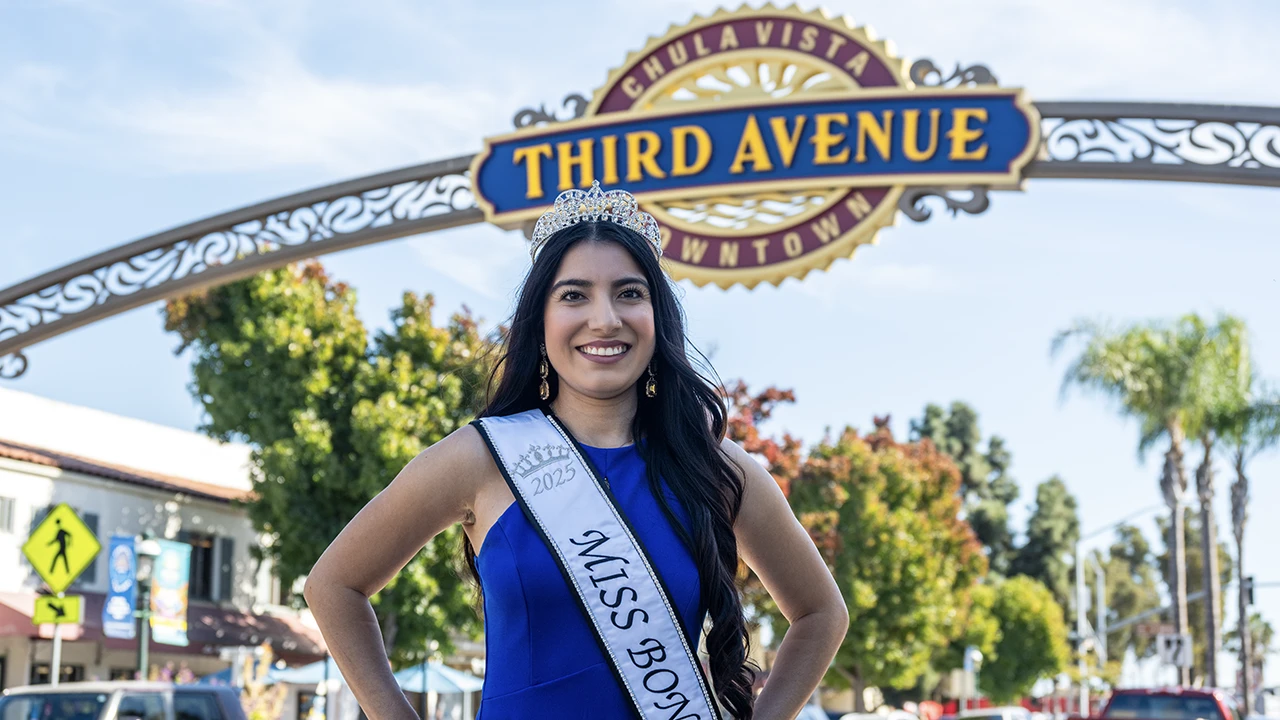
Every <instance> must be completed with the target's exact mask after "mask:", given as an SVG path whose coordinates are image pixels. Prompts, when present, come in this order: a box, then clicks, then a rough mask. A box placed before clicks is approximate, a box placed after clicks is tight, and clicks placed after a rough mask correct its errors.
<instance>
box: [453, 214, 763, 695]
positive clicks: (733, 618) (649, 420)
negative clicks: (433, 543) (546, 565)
mask: <svg viewBox="0 0 1280 720" xmlns="http://www.w3.org/2000/svg"><path fill="white" fill-rule="evenodd" d="M580 242H614V243H617V244H618V245H621V246H622V247H623V248H625V249H626V250H627V252H629V253H631V256H632V258H634V259H635V261H636V264H637V265H639V266H640V268H641V270H643V271H644V275H645V278H646V280H648V283H649V289H650V297H651V298H652V303H653V324H654V330H655V336H656V338H655V347H654V356H653V361H654V370H655V372H656V374H657V378H658V385H659V390H658V394H657V397H654V398H650V397H648V396H647V395H646V394H645V393H644V392H643V390H642V388H643V385H644V383H645V381H646V380H647V378H648V376H647V374H642V375H641V376H640V379H639V380H638V381H637V383H636V387H635V392H636V393H637V396H638V398H639V401H638V403H637V405H638V406H637V409H636V416H635V420H634V421H633V422H632V426H631V434H632V436H633V439H634V440H635V443H636V447H637V448H638V450H639V452H640V454H641V456H642V457H643V458H644V460H645V465H646V468H647V474H648V480H649V487H650V488H651V489H652V491H653V495H654V497H656V498H657V499H658V501H659V503H660V504H661V505H662V508H663V510H664V511H665V513H666V515H667V518H668V519H669V520H670V521H671V524H672V526H673V527H674V528H675V530H676V532H677V534H679V536H680V538H681V540H682V541H683V542H684V543H685V546H686V547H688V548H689V551H690V552H691V553H692V555H693V557H694V560H695V561H696V562H697V565H698V572H699V576H700V578H701V585H702V604H703V606H705V607H706V608H707V610H708V613H709V615H710V617H711V630H710V631H709V632H708V634H707V650H708V653H709V654H710V657H711V682H712V684H713V686H714V687H715V693H716V697H717V699H718V700H719V701H720V703H721V705H722V706H723V707H724V708H725V709H726V710H728V711H729V712H730V713H731V714H732V715H733V717H735V718H742V719H743V720H749V719H750V718H751V717H752V694H751V685H752V681H753V679H754V678H753V671H752V667H751V666H750V665H749V664H748V660H747V651H748V648H749V644H750V639H749V636H748V633H747V625H746V620H745V619H744V617H743V613H742V602H741V599H740V598H739V597H738V590H737V587H736V585H735V584H734V574H735V573H736V571H737V568H738V542H737V539H736V537H735V536H734V534H733V524H734V520H735V519H737V517H738V511H739V510H740V509H741V507H742V491H743V483H742V478H741V476H740V475H739V471H738V469H736V468H735V467H734V465H733V463H732V462H731V461H730V459H729V458H728V456H727V455H725V453H724V450H723V449H721V447H720V441H721V440H722V439H723V438H724V436H725V430H726V422H725V418H726V415H727V414H728V413H727V410H726V407H725V403H724V399H723V397H722V396H721V394H720V393H718V392H717V387H719V383H714V382H713V381H711V380H709V379H708V377H707V376H705V375H703V374H701V373H699V372H698V370H696V369H695V368H694V366H693V363H692V362H690V359H689V355H690V353H697V351H696V349H694V348H693V346H692V344H691V343H689V341H688V339H687V338H686V336H685V317H684V311H683V309H682V308H681V307H680V303H679V301H678V300H677V299H676V295H675V291H674V288H673V286H672V284H671V281H670V280H668V279H667V276H666V275H665V274H664V273H663V272H662V269H661V267H660V266H659V265H658V259H657V257H656V256H655V255H654V252H653V249H652V246H650V245H649V243H648V241H646V240H645V239H644V237H642V236H641V235H640V234H639V233H636V232H635V231H633V230H630V229H628V228H624V227H622V226H621V225H617V224H614V223H610V222H599V223H593V222H584V223H579V224H577V225H572V226H570V227H568V228H565V229H564V230H561V231H560V232H558V233H556V234H555V235H552V236H551V237H550V238H549V239H548V240H547V242H546V244H545V245H544V246H543V248H542V250H541V251H540V252H539V253H538V258H537V260H536V261H535V262H534V264H533V267H532V268H530V270H529V274H528V276H527V277H526V278H525V281H524V285H523V287H522V289H521V291H520V299H519V301H518V303H517V304H516V311H515V314H514V315H513V316H512V318H511V321H510V323H509V330H508V332H507V336H506V340H505V343H504V345H503V347H502V348H501V354H500V355H499V357H498V360H497V362H496V363H495V365H494V370H493V374H492V375H491V376H490V379H489V404H488V406H487V407H485V409H484V410H483V411H482V412H481V413H480V416H481V417H489V416H500V415H511V414H514V413H519V412H524V411H526V410H532V409H535V408H540V407H544V406H546V405H547V403H549V402H550V401H543V400H542V399H541V398H540V397H539V394H538V384H539V376H538V362H539V360H540V359H541V355H540V351H539V344H540V343H541V342H542V341H543V337H544V333H543V312H544V309H545V307H546V300H547V295H548V294H549V293H550V290H551V284H552V283H553V282H554V281H555V277H556V272H557V271H558V270H559V268H560V262H561V260H562V259H563V258H564V256H565V253H567V252H568V251H569V249H570V248H572V247H573V246H575V245H577V244H578V243H580ZM697 354H698V356H699V357H702V356H701V354H700V353H697ZM702 364H703V366H704V367H705V369H706V371H707V374H708V375H712V376H714V370H712V369H711V367H710V363H707V362H706V360H705V357H702ZM495 383H496V385H497V387H496V389H495V388H494V385H495ZM550 384H551V398H552V399H554V398H555V393H556V391H557V389H558V388H557V382H556V378H555V375H554V373H553V374H552V378H551V383H550ZM661 480H665V481H666V485H667V487H668V488H670V489H671V492H672V494H674V495H675V496H676V498H677V499H678V500H679V501H680V503H681V505H683V506H684V508H685V510H686V512H687V513H688V516H689V521H690V523H689V524H690V527H689V529H688V530H687V531H686V529H685V527H684V526H683V525H682V524H681V523H680V522H678V521H677V520H676V517H675V515H674V513H673V512H672V510H671V507H670V506H669V505H668V504H667V500H666V497H665V495H664V494H663V493H662V491H661V484H660V483H661ZM464 538H465V535H464ZM464 542H466V546H465V552H466V558H467V564H468V565H469V566H470V568H471V572H472V575H473V576H474V577H475V579H476V582H477V583H479V574H478V573H477V572H476V566H475V551H474V549H473V548H472V547H471V542H470V540H469V539H468V540H465V541H464Z"/></svg>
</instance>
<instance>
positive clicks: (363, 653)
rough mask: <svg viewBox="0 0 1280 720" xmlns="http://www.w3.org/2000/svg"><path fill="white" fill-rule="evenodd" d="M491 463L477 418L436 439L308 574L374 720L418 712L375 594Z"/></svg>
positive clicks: (336, 654)
mask: <svg viewBox="0 0 1280 720" xmlns="http://www.w3.org/2000/svg"><path fill="white" fill-rule="evenodd" d="M490 466H492V460H491V459H490V458H489V453H488V451H487V450H486V449H485V447H484V443H483V440H481V438H480V434H479V432H478V431H477V430H476V429H475V428H473V427H471V426H467V427H465V428H462V429H461V430H458V431H456V432H454V433H453V434H451V435H450V436H449V437H447V438H445V439H444V440H441V441H440V442H438V443H436V444H435V445H432V446H431V447H430V448H428V449H427V450H425V451H423V452H422V453H421V454H419V455H418V456H417V457H416V458H414V459H413V460H412V461H410V462H409V464H408V465H406V466H405V467H404V469H403V470H401V471H400V473H399V474H398V475H396V477H395V480H393V481H392V482H391V484H390V485H389V486H387V488H386V489H385V490H383V491H382V492H381V493H379V494H378V496H377V497H375V498H374V499H373V500H371V501H369V504H368V505H366V506H365V507H364V509H362V510H361V511H360V512H359V513H357V514H356V516H355V517H354V518H352V519H351V522H350V523H348V524H347V526H346V527H345V528H344V529H343V530H342V532H341V533H339V535H338V537H337V538H335V539H334V541H333V543H332V544H330V545H329V548H328V549H327V550H325V551H324V554H323V555H321V556H320V560H319V561H317V562H316V565H315V567H314V568H312V570H311V573H310V574H309V575H308V576H307V582H306V585H305V587H304V588H303V596H304V597H305V598H306V600H307V605H308V606H309V607H310V608H311V612H312V613H313V614H314V615H315V618H316V623H317V624H318V625H319V626H320V632H321V633H323V634H324V639H325V643H326V644H327V645H328V647H329V652H330V653H332V654H333V659H334V660H335V661H336V662H337V663H338V667H339V668H341V670H342V676H343V678H344V679H345V680H346V682H347V684H348V685H349V686H351V691H352V692H353V693H354V694H355V696H356V699H357V700H358V701H359V702H360V707H361V708H363V709H364V711H365V713H366V714H367V715H368V716H369V717H370V718H371V719H372V720H389V719H393V718H403V719H404V720H417V717H418V716H417V713H416V712H414V710H413V707H412V706H411V705H410V704H409V701H408V700H407V699H406V698H405V696H404V693H403V692H402V691H401V690H400V687H399V685H398V684H397V683H396V680H395V677H394V676H393V675H392V673H391V665H390V662H389V661H388V659H387V653H386V650H385V649H384V648H383V644H382V633H381V631H380V629H379V628H378V620H377V618H376V617H375V616H374V613H373V607H372V606H371V605H370V604H369V597H370V596H371V595H373V594H374V593H376V592H378V591H379V590H381V589H382V588H383V587H384V586H385V585H386V584H387V583H388V582H389V581H390V580H391V579H392V578H393V577H395V575H396V573H398V572H400V569H401V568H403V567H404V566H405V564H406V563H408V562H409V560H411V559H412V558H413V556H414V555H415V554H416V553H417V552H418V550H419V549H421V548H422V546H423V545H425V544H426V543H427V542H428V541H429V540H430V539H431V538H432V537H434V536H435V535H436V534H438V533H439V532H441V531H442V530H444V529H446V528H448V527H449V526H450V525H452V524H454V523H456V522H459V521H461V520H462V519H463V517H464V515H465V513H466V511H467V509H468V508H469V507H471V506H472V504H473V502H474V500H475V497H476V488H477V487H478V484H479V482H480V481H481V480H482V479H483V476H484V473H485V470H486V469H488V468H489V467H490ZM493 472H494V473H496V472H497V469H496V467H494V468H493Z"/></svg>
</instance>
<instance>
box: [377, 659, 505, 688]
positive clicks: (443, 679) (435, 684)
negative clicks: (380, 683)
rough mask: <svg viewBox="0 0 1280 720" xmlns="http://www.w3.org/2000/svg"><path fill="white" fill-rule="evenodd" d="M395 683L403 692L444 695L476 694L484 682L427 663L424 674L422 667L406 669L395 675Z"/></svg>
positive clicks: (462, 673)
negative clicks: (398, 684)
mask: <svg viewBox="0 0 1280 720" xmlns="http://www.w3.org/2000/svg"><path fill="white" fill-rule="evenodd" d="M424 680H425V682H424ZM396 682H398V683H400V689H401V690H404V691H405V692H416V693H420V692H436V693H444V694H446V695H450V694H457V693H467V692H477V691H478V690H480V688H482V687H484V680H481V679H480V678H478V677H476V676H475V675H472V674H470V673H465V672H462V671H461V670H454V669H453V668H451V667H449V666H448V665H444V664H442V663H438V662H431V663H427V664H426V673H425V674H424V673H423V666H422V665H414V666H412V667H407V668H405V669H404V670H401V671H400V672H398V673H396Z"/></svg>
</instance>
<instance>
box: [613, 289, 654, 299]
mask: <svg viewBox="0 0 1280 720" xmlns="http://www.w3.org/2000/svg"><path fill="white" fill-rule="evenodd" d="M618 297H621V298H626V299H628V300H644V299H645V298H646V297H648V296H647V295H645V292H644V288H642V287H639V286H635V287H629V288H626V289H625V290H623V291H622V292H620V293H618Z"/></svg>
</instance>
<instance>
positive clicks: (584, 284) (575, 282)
mask: <svg viewBox="0 0 1280 720" xmlns="http://www.w3.org/2000/svg"><path fill="white" fill-rule="evenodd" d="M631 284H639V285H643V286H645V288H646V289H647V288H648V287H649V282H648V281H647V280H645V279H644V278H643V277H640V276H638V275H628V276H627V277H621V278H618V279H617V280H614V281H613V286H614V287H615V288H618V287H622V286H623V285H631ZM562 287H580V288H592V287H595V283H593V282H591V281H590V280H583V279H581V278H565V279H564V280H561V281H559V282H557V283H556V284H554V285H552V286H551V290H552V292H554V291H556V290H558V289H560V288H562Z"/></svg>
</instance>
